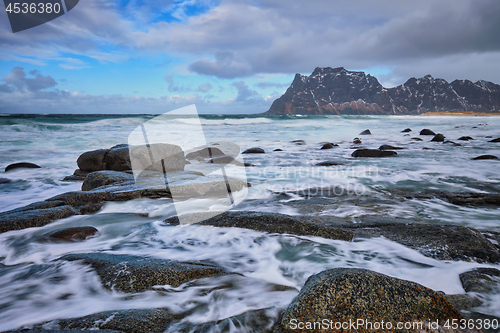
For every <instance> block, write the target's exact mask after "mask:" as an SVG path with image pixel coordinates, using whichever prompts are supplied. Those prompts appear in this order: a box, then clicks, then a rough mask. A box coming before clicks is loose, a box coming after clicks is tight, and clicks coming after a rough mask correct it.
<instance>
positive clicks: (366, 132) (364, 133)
mask: <svg viewBox="0 0 500 333" xmlns="http://www.w3.org/2000/svg"><path fill="white" fill-rule="evenodd" d="M359 135H372V132H370V130H369V129H365V130H364V131H363V132H361V133H359Z"/></svg>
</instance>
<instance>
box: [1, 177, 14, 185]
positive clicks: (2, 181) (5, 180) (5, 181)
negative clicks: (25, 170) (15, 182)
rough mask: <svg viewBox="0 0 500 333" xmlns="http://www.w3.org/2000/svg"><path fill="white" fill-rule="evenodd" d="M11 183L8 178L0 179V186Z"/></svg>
mask: <svg viewBox="0 0 500 333" xmlns="http://www.w3.org/2000/svg"><path fill="white" fill-rule="evenodd" d="M10 182H12V180H10V179H9V178H0V184H8V183H10Z"/></svg>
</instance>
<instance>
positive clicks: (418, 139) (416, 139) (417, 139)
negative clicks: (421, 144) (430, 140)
mask: <svg viewBox="0 0 500 333" xmlns="http://www.w3.org/2000/svg"><path fill="white" fill-rule="evenodd" d="M411 139H412V140H413V141H424V140H422V139H421V138H411Z"/></svg>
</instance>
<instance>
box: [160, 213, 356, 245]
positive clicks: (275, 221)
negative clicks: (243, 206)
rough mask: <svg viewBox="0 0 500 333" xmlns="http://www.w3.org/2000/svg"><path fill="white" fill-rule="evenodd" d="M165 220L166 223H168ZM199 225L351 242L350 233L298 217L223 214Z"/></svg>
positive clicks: (269, 214) (266, 214)
mask: <svg viewBox="0 0 500 333" xmlns="http://www.w3.org/2000/svg"><path fill="white" fill-rule="evenodd" d="M168 220H169V219H167V220H166V221H168ZM199 224H201V225H211V226H216V227H234V228H244V229H251V230H258V231H263V232H269V233H280V234H292V235H298V236H319V237H323V238H330V239H340V240H345V241H350V240H352V236H353V233H352V232H351V231H346V230H339V229H336V228H334V227H331V226H328V225H320V224H317V223H314V222H311V221H310V220H308V219H305V218H303V217H299V216H289V215H284V214H277V213H261V212H248V211H244V212H231V211H229V212H224V213H222V214H220V215H217V216H215V217H212V218H210V219H207V220H205V221H202V222H200V223H199Z"/></svg>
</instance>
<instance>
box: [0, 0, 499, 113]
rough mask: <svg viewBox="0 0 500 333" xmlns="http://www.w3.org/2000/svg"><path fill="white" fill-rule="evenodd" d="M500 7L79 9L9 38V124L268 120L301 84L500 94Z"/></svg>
mask: <svg viewBox="0 0 500 333" xmlns="http://www.w3.org/2000/svg"><path fill="white" fill-rule="evenodd" d="M499 18H500V1H498V0H439V1H437V0H419V1H413V0H377V1H374V0H345V1H344V0H330V1H325V0H307V1H305V0H287V1H283V0H248V1H247V0H239V1H236V0H220V1H215V0H214V1H212V0H187V1H171V0H166V1H161V0H130V1H129V0H80V2H79V3H78V5H77V6H76V7H75V8H73V9H72V10H71V11H70V12H68V13H67V14H65V15H63V16H61V17H59V18H57V19H55V20H53V21H50V22H48V23H46V24H43V25H40V26H37V27H34V28H31V29H28V30H25V31H21V32H18V33H12V30H11V28H10V25H9V21H8V17H7V14H6V12H5V11H3V10H2V11H0V113H158V114H161V113H165V112H168V111H172V110H174V109H176V108H179V107H183V106H186V105H190V104H195V105H196V106H197V109H198V111H199V113H210V114H232V113H240V114H245V113H260V112H265V111H267V110H268V109H269V107H270V105H271V104H272V102H273V101H274V100H275V99H276V98H278V97H279V96H281V95H282V94H283V93H284V91H285V90H286V89H287V88H288V86H289V85H290V83H291V82H292V80H293V78H294V76H295V74H296V73H300V74H303V75H310V74H311V73H312V71H313V70H314V69H315V68H316V67H344V68H346V69H348V70H356V71H364V72H366V73H367V74H371V75H373V76H375V77H377V78H378V80H379V81H380V83H381V84H382V85H384V86H385V87H392V86H396V85H399V84H402V83H404V82H405V81H406V80H407V79H409V78H411V77H417V78H418V77H423V76H424V75H427V74H430V75H432V76H433V77H435V78H443V79H445V80H447V81H449V82H451V81H453V80H455V79H469V80H472V81H476V80H487V81H492V82H494V83H497V84H500V19H499Z"/></svg>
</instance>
